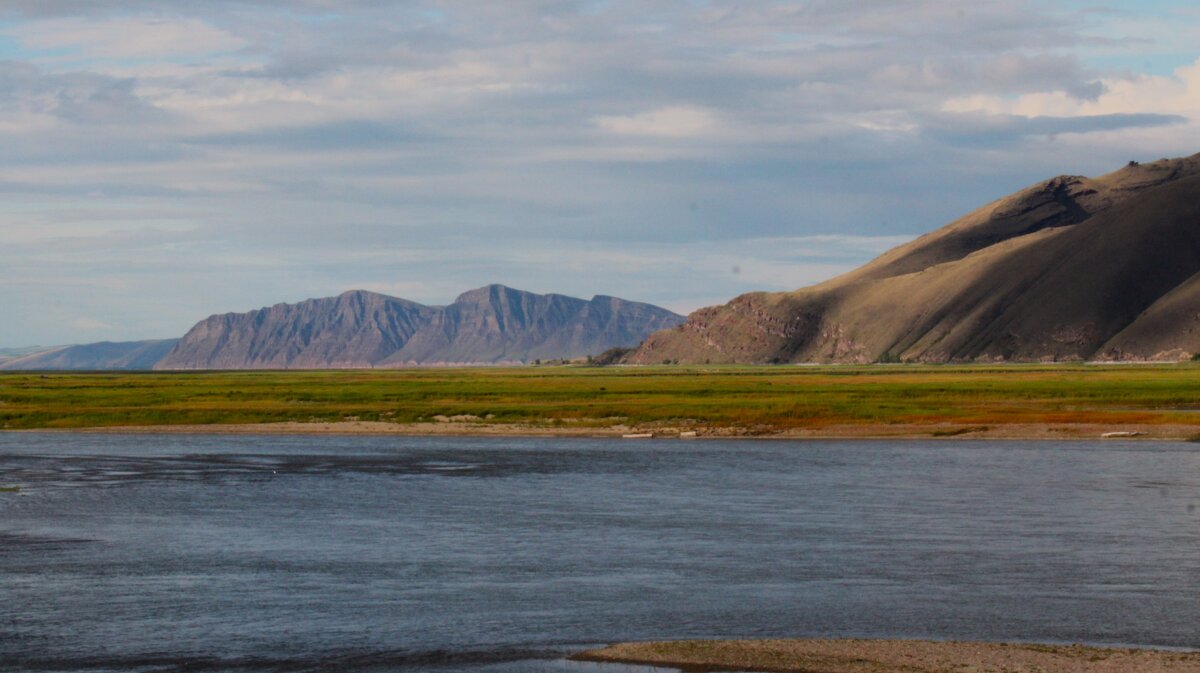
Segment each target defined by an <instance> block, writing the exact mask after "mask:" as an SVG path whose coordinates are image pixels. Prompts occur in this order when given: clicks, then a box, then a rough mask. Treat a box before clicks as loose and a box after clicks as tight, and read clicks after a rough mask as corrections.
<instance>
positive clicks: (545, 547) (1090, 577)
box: [0, 434, 1200, 673]
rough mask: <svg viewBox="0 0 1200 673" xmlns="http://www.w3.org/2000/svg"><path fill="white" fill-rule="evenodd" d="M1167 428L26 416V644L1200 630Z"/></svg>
mask: <svg viewBox="0 0 1200 673" xmlns="http://www.w3.org/2000/svg"><path fill="white" fill-rule="evenodd" d="M1197 448H1198V447H1196V446H1195V445H1191V444H1168V443H1152V442H1136V443H1121V442H1096V443H1085V442H1078V443H1046V442H1037V443H1034V442H986V443H985V442H977V441H964V442H954V441H938V442H931V443H922V442H914V441H905V442H883V441H836V442H834V441H806V442H749V441H693V442H681V441H657V440H655V441H637V442H631V441H624V442H623V441H620V440H565V439H536V440H535V439H511V438H476V439H472V438H407V437H341V438H339V437H230V436H212V437H203V436H194V437H193V436H154V435H136V436H115V435H87V434H0V486H4V485H19V486H20V487H21V490H20V492H19V493H12V492H0V669H4V670H32V671H172V670H178V671H189V672H190V671H198V672H205V671H259V670H262V671H289V672H290V671H309V670H312V671H318V670H319V671H351V670H371V671H393V670H394V671H492V672H494V673H516V672H518V671H553V672H558V671H575V672H576V673H591V672H593V671H597V670H605V671H607V670H610V669H608V668H603V667H595V666H588V665H582V664H568V663H564V662H562V661H561V657H562V656H563V655H564V654H565V653H569V652H571V651H573V650H575V649H578V648H579V647H581V646H584V645H588V644H597V643H603V642H608V641H617V640H628V639H647V638H682V637H764V636H829V637H841V636H864V637H921V638H956V639H985V640H1038V641H1065V642H1088V643H1105V644H1139V645H1156V646H1176V647H1200V631H1198V630H1197V628H1196V624H1198V623H1200V510H1198V509H1197V505H1198V504H1200V451H1198V450H1197Z"/></svg>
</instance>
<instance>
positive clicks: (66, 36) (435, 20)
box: [0, 0, 1200, 346]
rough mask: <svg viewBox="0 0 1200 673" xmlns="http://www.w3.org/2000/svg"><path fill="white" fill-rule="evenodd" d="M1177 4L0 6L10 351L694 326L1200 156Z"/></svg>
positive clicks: (1189, 50) (294, 1) (314, 0)
mask: <svg viewBox="0 0 1200 673" xmlns="http://www.w3.org/2000/svg"><path fill="white" fill-rule="evenodd" d="M1197 45H1200V9H1196V8H1195V6H1194V5H1193V4H1191V3H1186V2H1166V1H1158V2H1132V1H1127V0H1122V1H1119V2H1109V3H1105V4H1099V3H1094V2H1089V1H1087V0H1060V1H1058V2H1054V1H1039V2H1024V1H1017V0H993V1H991V2H987V3H982V2H950V1H944V0H887V1H868V0H821V1H810V2H804V1H797V2H767V1H762V2H755V1H752V0H743V1H729V2H724V1H716V0H714V1H709V2H705V1H700V0H681V1H676V2H667V1H662V0H630V1H628V2H625V1H619V0H611V1H607V0H588V1H569V0H568V1H563V2H548V1H543V0H506V1H505V2H494V1H490V0H483V1H479V2H468V1H422V0H414V1H411V2H399V1H397V2H384V1H381V0H343V1H334V0H237V1H233V0H206V1H205V2H192V1H186V0H4V2H3V3H0V316H2V317H0V346H26V345H34V344H41V345H55V344H66V343H84V342H92V341H102V340H111V341H119V340H133V339H143V338H163V337H172V336H180V335H182V334H183V333H184V332H186V331H187V329H188V328H189V327H190V326H191V325H192V324H194V323H195V322H196V321H198V320H200V319H202V318H204V317H206V316H208V315H210V314H213V313H223V312H227V311H245V310H250V309H254V308H257V307H260V306H265V305H271V304H275V303H278V302H294V301H299V300H303V299H305V298H309V297H322V296H331V295H336V294H338V293H340V292H342V291H345V290H349V289H367V290H373V291H377V292H383V293H386V294H391V295H395V296H400V297H404V298H407V299H412V300H415V301H420V302H423V303H428V304H445V303H449V302H451V301H453V299H454V297H455V296H457V295H458V294H459V293H461V292H463V291H465V290H468V289H472V288H475V287H479V286H482V285H486V284H489V283H503V284H506V285H509V286H512V287H517V288H520V289H525V290H530V291H534V292H556V293H561V294H568V295H573V296H580V297H584V298H590V297H591V296H593V295H596V294H607V295H615V296H619V297H624V298H627V299H634V300H639V301H647V302H651V303H655V304H659V305H662V306H665V307H667V308H671V309H673V310H676V311H679V312H682V313H686V312H689V311H692V310H694V309H696V308H699V307H701V306H706V305H711V304H717V303H723V302H725V301H728V300H729V299H731V298H733V297H734V296H736V295H738V294H740V293H743V292H749V291H758V290H790V289H795V288H798V287H802V286H804V285H808V284H812V283H815V282H819V281H821V280H824V279H827V278H830V277H832V276H834V275H836V274H838V273H842V272H844V271H847V270H850V269H852V268H854V267H855V266H858V265H859V264H862V263H863V262H866V261H867V260H869V259H871V258H872V257H874V256H876V255H878V254H879V253H881V252H883V251H885V250H887V249H889V248H891V247H893V246H896V245H899V244H901V243H903V242H905V241H907V240H910V239H911V238H913V237H914V236H917V235H919V234H921V233H923V232H926V231H929V230H932V229H935V228H937V227H939V226H942V225H944V224H946V223H948V222H950V221H952V220H953V219H955V218H957V217H959V216H961V215H963V214H965V213H966V212H969V211H970V210H973V209H974V208H976V207H978V206H980V205H983V204H984V203H986V202H988V201H991V200H993V199H995V198H999V197H1001V196H1003V195H1005V194H1008V193H1011V192H1012V191H1015V190H1017V189H1019V188H1021V187H1023V186H1026V185H1029V184H1033V183H1035V182H1038V181H1040V180H1042V179H1045V178H1048V177H1051V176H1054V175H1058V174H1080V175H1098V174H1103V173H1106V172H1109V171H1111V170H1115V169H1117V168H1119V167H1120V166H1121V165H1123V164H1124V163H1126V162H1127V161H1129V160H1139V161H1149V160H1154V159H1158V158H1161V157H1174V156H1185V155H1190V154H1194V153H1196V152H1200V47H1198V46H1197Z"/></svg>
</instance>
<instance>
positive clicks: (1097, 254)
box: [626, 155, 1200, 364]
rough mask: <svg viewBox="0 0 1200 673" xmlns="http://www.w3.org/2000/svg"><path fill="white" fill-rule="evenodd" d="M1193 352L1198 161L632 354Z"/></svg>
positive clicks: (1004, 217) (986, 224)
mask: <svg viewBox="0 0 1200 673" xmlns="http://www.w3.org/2000/svg"><path fill="white" fill-rule="evenodd" d="M1197 352H1200V155H1196V156H1192V157H1187V158H1182V159H1163V160H1160V161H1155V162H1153V163H1145V164H1138V163H1135V162H1130V163H1129V165H1127V166H1125V167H1124V168H1122V169H1120V170H1118V171H1115V172H1113V173H1110V174H1108V175H1104V176H1101V177H1099V178H1087V177H1082V176H1060V177H1057V178H1052V179H1050V180H1046V181H1044V182H1041V183H1039V184H1036V185H1033V186H1032V187H1029V188H1027V189H1024V190H1021V191H1020V192H1017V193H1016V194H1013V195H1011V196H1009V197H1006V198H1003V199H1000V200H998V201H995V202H993V203H991V204H988V205H987V206H984V207H983V208H980V209H979V210H976V211H974V212H972V213H969V214H968V215H966V216H964V217H962V218H961V219H959V220H957V221H955V222H952V223H951V224H949V225H947V226H945V227H943V228H941V229H938V230H936V231H933V232H931V233H928V234H925V235H924V236H921V237H920V238H917V239H916V240H914V241H912V242H910V243H908V244H906V245H902V246H900V247H898V248H895V249H893V250H891V251H889V252H887V253H885V254H883V255H881V256H880V257H878V258H876V259H875V260H874V261H872V262H870V263H868V264H866V265H864V266H862V267H860V268H859V269H856V270H854V271H851V272H850V273H847V274H844V275H842V276H839V277H837V278H834V279H832V280H829V281H826V282H824V283H821V284H819V285H814V286H812V287H807V288H802V289H799V290H796V291H794V292H777V293H767V292H756V293H750V294H745V295H742V296H740V297H737V298H735V299H734V300H732V301H731V302H729V303H728V304H725V305H723V306H714V307H708V308H703V309H700V310H698V311H696V312H694V313H692V314H691V315H690V316H688V320H687V322H685V323H683V324H682V325H679V326H677V327H675V328H672V329H669V330H665V331H661V332H658V333H656V334H654V335H652V336H651V337H650V338H649V339H647V340H646V341H645V342H644V343H643V344H642V345H641V346H640V347H639V348H638V349H637V350H636V351H635V352H634V353H632V354H631V355H630V356H628V358H627V359H626V361H627V362H631V363H646V364H652V363H658V362H662V361H663V360H671V361H679V362H713V363H717V362H728V363H735V362H736V363H767V362H780V363H785V362H845V363H865V362H878V361H916V362H997V361H1063V360H1065V361H1076V360H1110V359H1111V360H1177V359H1181V358H1186V357H1190V356H1191V355H1192V354H1195V353H1197Z"/></svg>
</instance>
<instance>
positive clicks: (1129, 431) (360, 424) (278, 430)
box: [38, 421, 1200, 441]
mask: <svg viewBox="0 0 1200 673" xmlns="http://www.w3.org/2000/svg"><path fill="white" fill-rule="evenodd" d="M63 431H64V432H106V433H161V434H211V435H220V434H238V435H255V434H263V435H319V434H335V435H402V436H464V437H471V436H477V437H614V438H620V437H622V436H624V435H645V434H650V435H653V436H654V437H656V438H673V437H675V438H677V437H679V436H680V433H682V432H694V433H696V438H698V439H704V438H722V439H725V438H754V439H1053V440H1058V439H1080V440H1096V439H1109V440H1130V439H1157V440H1190V439H1196V438H1198V436H1200V428H1198V427H1197V426H1195V425H1182V424H1179V425H1166V424H1163V425H1150V424H1130V425H1115V424H1097V423H1075V424H1065V423H1056V424H1043V423H1011V424H1002V425H994V426H972V425H955V424H947V423H928V424H875V425H870V424H863V425H827V426H821V427H812V428H773V427H751V428H742V427H702V426H679V427H675V426H657V425H651V426H626V425H610V426H591V425H572V424H569V423H564V424H544V425H535V424H525V423H522V424H515V423H514V424H508V423H488V422H486V421H479V422H474V421H466V422H458V421H451V422H445V423H388V422H377V421H344V422H333V423H297V422H286V423H241V424H219V425H218V424H214V425H138V426H113V427H99V428H73V429H69V430H63ZM38 432H41V430H39V431H38ZM1109 433H1120V436H1115V437H1108V438H1105V437H1104V435H1105V434H1109ZM630 441H636V440H635V439H630Z"/></svg>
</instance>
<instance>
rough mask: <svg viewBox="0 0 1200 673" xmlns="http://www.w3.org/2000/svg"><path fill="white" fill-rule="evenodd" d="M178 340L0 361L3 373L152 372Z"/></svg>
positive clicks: (75, 349) (84, 348) (79, 348)
mask: <svg viewBox="0 0 1200 673" xmlns="http://www.w3.org/2000/svg"><path fill="white" fill-rule="evenodd" d="M175 341H176V339H158V340H153V341H126V342H117V343H114V342H111V341H104V342H101V343H94V344H84V345H81V346H61V347H58V348H51V349H43V350H37V351H36V352H33V353H29V354H26V355H23V356H20V357H14V358H12V359H8V360H4V361H0V369H9V370H12V369H75V370H89V369H95V370H99V369H129V370H133V369H150V368H152V367H153V366H154V364H155V363H156V362H158V361H159V360H160V359H162V357H163V356H164V355H166V354H167V351H169V350H171V347H172V346H174V345H175Z"/></svg>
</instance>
